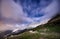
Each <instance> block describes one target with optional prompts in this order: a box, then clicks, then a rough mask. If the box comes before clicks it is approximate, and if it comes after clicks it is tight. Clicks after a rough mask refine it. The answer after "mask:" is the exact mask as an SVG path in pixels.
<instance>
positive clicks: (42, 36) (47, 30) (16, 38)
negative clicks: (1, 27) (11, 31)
mask: <svg viewBox="0 0 60 39" xmlns="http://www.w3.org/2000/svg"><path fill="white" fill-rule="evenodd" d="M58 19H59V20H57V19H55V20H52V21H51V22H49V23H48V24H45V25H41V26H39V27H37V28H35V29H31V30H30V31H26V32H24V33H22V34H19V35H11V36H10V37H7V38H5V39H60V18H58Z"/></svg>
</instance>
